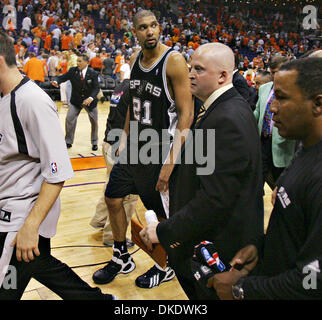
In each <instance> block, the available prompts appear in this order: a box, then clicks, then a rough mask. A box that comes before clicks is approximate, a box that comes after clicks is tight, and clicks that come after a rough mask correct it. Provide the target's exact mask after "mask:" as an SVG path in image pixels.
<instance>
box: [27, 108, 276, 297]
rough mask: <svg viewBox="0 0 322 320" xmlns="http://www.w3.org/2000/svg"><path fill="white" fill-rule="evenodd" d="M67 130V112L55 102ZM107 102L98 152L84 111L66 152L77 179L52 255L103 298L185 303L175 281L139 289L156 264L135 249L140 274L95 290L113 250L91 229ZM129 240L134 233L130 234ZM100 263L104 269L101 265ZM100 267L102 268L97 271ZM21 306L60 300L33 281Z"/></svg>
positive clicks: (68, 190) (65, 195)
mask: <svg viewBox="0 0 322 320" xmlns="http://www.w3.org/2000/svg"><path fill="white" fill-rule="evenodd" d="M56 104H57V107H58V113H59V118H60V122H61V125H62V128H63V130H64V125H65V117H66V113H67V109H66V108H64V107H62V104H61V103H60V102H56ZM108 112H109V102H104V103H99V104H98V113H99V149H98V151H92V149H91V143H90V122H89V119H88V116H87V113H86V112H85V111H84V110H82V112H81V113H80V115H79V117H78V122H77V128H76V133H75V141H74V144H73V146H72V148H71V149H68V153H69V156H70V158H71V161H72V165H73V168H74V172H75V176H74V178H72V179H71V180H68V181H66V182H65V186H64V188H63V190H62V193H61V197H60V198H61V216H60V220H59V223H58V227H57V234H56V236H55V237H54V238H53V239H52V242H51V244H52V255H53V256H55V257H56V258H57V259H59V260H61V261H62V262H64V263H66V264H68V265H69V266H70V267H73V270H74V271H75V272H76V273H77V274H78V275H79V276H80V277H81V278H82V279H84V280H85V281H86V282H87V283H88V284H89V285H91V286H98V287H100V288H101V290H102V291H103V292H104V293H112V294H115V295H117V296H118V297H119V298H120V299H121V300H187V297H186V295H185V294H184V292H183V291H182V289H181V287H180V285H179V283H178V281H177V279H176V278H174V279H173V280H171V281H169V282H166V283H162V284H161V285H160V286H159V287H157V288H153V289H141V288H139V287H137V286H136V285H135V279H136V278H137V277H138V276H139V275H141V274H143V273H144V272H146V271H147V270H148V269H149V268H150V267H152V266H153V264H154V262H153V261H152V259H151V258H150V257H149V256H148V255H147V254H146V253H145V252H143V251H142V250H140V249H138V247H137V246H134V248H132V249H129V252H130V254H132V257H133V258H134V261H135V263H136V269H135V270H134V271H133V272H132V273H130V274H128V275H123V274H121V275H118V276H117V277H116V278H115V279H114V280H113V281H112V282H111V283H109V284H106V285H96V284H95V283H94V282H93V280H92V274H93V273H94V272H95V271H96V270H97V269H99V268H101V267H102V266H104V265H105V262H107V261H108V260H110V259H111V257H112V248H109V247H107V246H104V245H103V243H102V231H101V230H100V229H94V228H93V227H91V226H90V225H89V222H90V220H91V218H92V216H93V215H94V213H95V208H96V204H97V202H98V200H99V198H100V196H101V194H102V192H103V188H104V183H105V180H106V169H105V163H104V159H103V157H102V153H101V144H102V141H103V137H104V132H105V126H106V119H107V116H108ZM270 196H271V190H270V188H269V187H268V186H267V185H265V199H264V204H265V226H267V222H268V219H269V215H270V212H271V209H272V206H271V204H270ZM136 211H137V215H138V217H139V219H140V220H141V221H142V222H144V221H145V219H144V212H145V208H144V206H143V204H142V202H141V201H139V202H138V205H137V210H136ZM128 237H130V230H128ZM100 263H101V264H100ZM93 264H99V265H93ZM22 299H23V300H60V297H59V296H57V295H56V294H55V293H53V292H52V291H50V290H49V289H47V288H46V287H44V286H43V285H42V284H41V283H39V282H37V281H36V280H34V279H32V280H31V281H30V283H29V285H28V286H27V288H26V290H25V293H24V295H23V297H22Z"/></svg>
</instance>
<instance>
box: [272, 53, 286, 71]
mask: <svg viewBox="0 0 322 320" xmlns="http://www.w3.org/2000/svg"><path fill="white" fill-rule="evenodd" d="M287 61H288V58H287V57H285V56H274V57H272V58H271V60H270V62H269V64H268V65H269V67H270V68H271V69H276V68H279V67H280V66H281V65H282V64H283V63H285V62H287Z"/></svg>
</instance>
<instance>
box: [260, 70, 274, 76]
mask: <svg viewBox="0 0 322 320" xmlns="http://www.w3.org/2000/svg"><path fill="white" fill-rule="evenodd" d="M257 75H259V76H262V77H270V76H271V74H270V72H269V71H267V70H264V69H261V70H258V72H257Z"/></svg>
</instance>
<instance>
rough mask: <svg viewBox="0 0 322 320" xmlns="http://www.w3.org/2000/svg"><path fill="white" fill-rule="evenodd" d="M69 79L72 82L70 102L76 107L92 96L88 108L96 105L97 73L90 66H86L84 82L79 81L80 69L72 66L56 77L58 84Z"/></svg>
mask: <svg viewBox="0 0 322 320" xmlns="http://www.w3.org/2000/svg"><path fill="white" fill-rule="evenodd" d="M67 80H70V82H71V84H72V96H71V99H70V102H71V103H72V104H73V105H74V106H75V107H78V108H81V107H82V103H83V101H84V100H85V99H86V98H88V97H92V98H94V100H93V101H92V103H91V104H90V105H89V108H91V109H94V108H95V107H96V106H97V94H98V92H99V90H100V86H99V83H98V74H97V72H96V71H95V70H93V69H92V68H91V67H88V69H87V72H86V75H85V79H84V83H82V81H81V77H80V71H79V69H78V68H77V67H72V68H70V69H69V70H68V72H67V73H65V74H63V75H61V76H59V77H57V82H58V84H60V83H62V82H65V81H67Z"/></svg>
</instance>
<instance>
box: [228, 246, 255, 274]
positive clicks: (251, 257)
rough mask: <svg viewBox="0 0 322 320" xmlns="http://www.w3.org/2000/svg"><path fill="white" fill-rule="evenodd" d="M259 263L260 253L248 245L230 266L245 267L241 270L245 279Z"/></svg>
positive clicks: (237, 254) (240, 251) (239, 252)
mask: <svg viewBox="0 0 322 320" xmlns="http://www.w3.org/2000/svg"><path fill="white" fill-rule="evenodd" d="M257 262H258V251H257V248H256V247H255V246H254V245H252V244H251V245H248V246H246V247H244V248H242V249H241V250H239V251H238V252H237V253H236V255H235V256H234V258H233V259H232V260H231V262H230V264H231V265H232V266H234V265H236V264H240V265H244V267H243V269H241V270H240V272H241V273H242V275H243V277H244V276H247V275H248V274H249V273H250V272H251V271H252V270H253V269H254V268H255V267H256V264H257Z"/></svg>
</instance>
